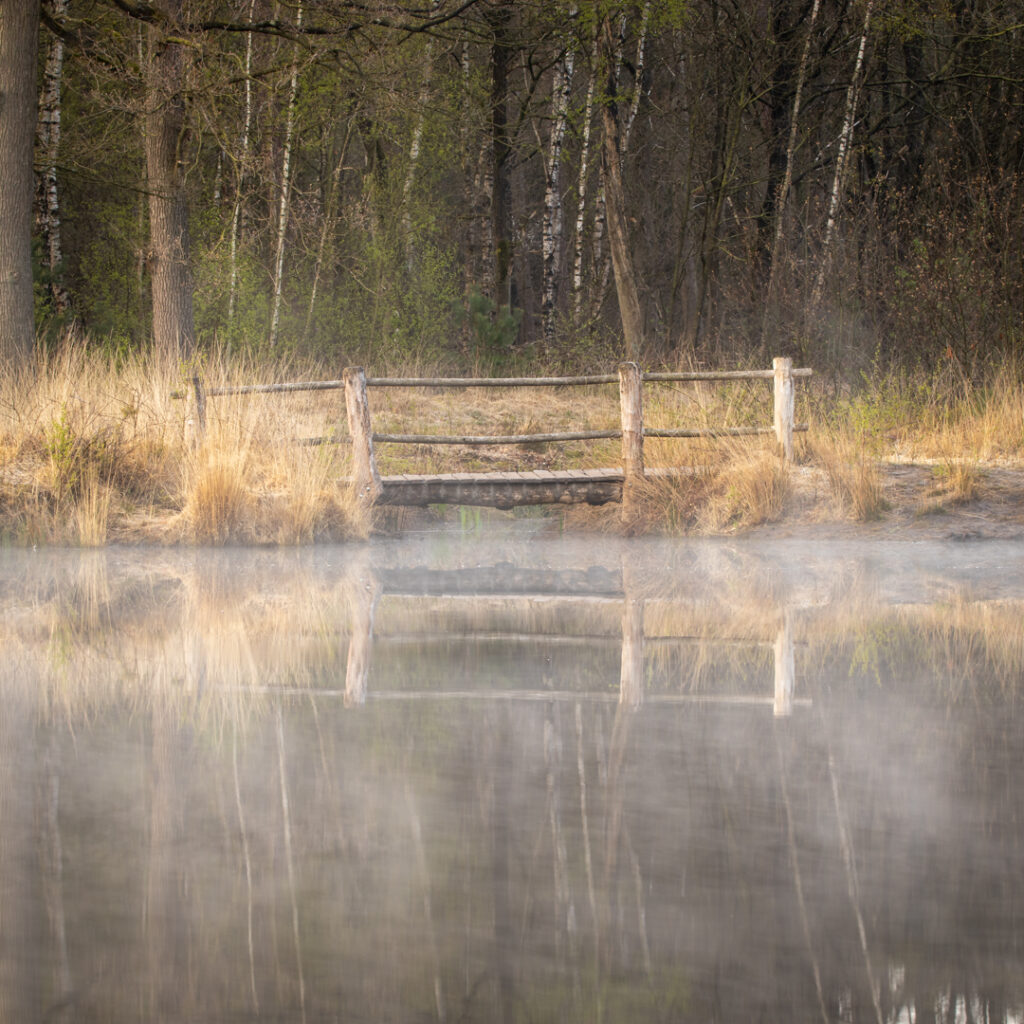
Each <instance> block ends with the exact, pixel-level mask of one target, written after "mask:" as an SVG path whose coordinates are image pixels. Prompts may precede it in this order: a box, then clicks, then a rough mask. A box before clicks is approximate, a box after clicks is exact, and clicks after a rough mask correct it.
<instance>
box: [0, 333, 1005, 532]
mask: <svg viewBox="0 0 1024 1024" xmlns="http://www.w3.org/2000/svg"><path fill="white" fill-rule="evenodd" d="M398 369H399V368H393V367H389V368H388V372H396V371H397V370H398ZM402 369H405V371H406V372H414V373H422V372H424V370H423V368H422V367H413V368H402ZM193 372H201V373H202V375H203V377H204V379H205V381H206V383H207V386H209V387H215V386H218V385H224V384H242V383H255V382H259V383H270V382H274V381H282V380H323V379H332V378H334V377H336V376H337V371H336V368H334V372H328V369H327V368H326V367H324V366H322V365H316V364H313V363H307V364H303V365H299V364H297V363H295V362H289V361H287V360H278V361H269V360H263V361H259V360H254V359H239V358H228V357H215V356H208V357H206V358H205V359H204V360H203V363H202V365H201V366H199V367H187V368H183V367H182V366H180V365H177V364H173V363H171V362H170V361H166V360H160V359H156V358H153V357H150V356H145V355H142V356H129V357H127V358H112V357H110V356H109V355H104V354H101V353H98V352H93V351H88V350H86V349H84V348H82V347H80V346H70V347H67V348H65V349H63V350H62V351H60V352H58V353H57V354H54V355H50V356H48V357H45V358H42V359H41V360H39V361H38V362H37V364H36V365H35V366H34V367H33V368H32V369H31V370H26V371H24V372H21V373H12V372H7V373H4V374H3V375H2V377H0V540H2V542H3V543H4V544H8V545H36V544H39V545H43V544H49V545H81V546H99V545H103V544H106V543H111V542H124V543H158V544H225V543H241V544H286V545H287V544H302V543H309V542H314V541H318V540H341V539H347V538H358V537H365V536H367V535H368V534H369V533H370V532H371V531H372V530H374V529H375V528H387V527H388V526H389V524H390V525H392V526H393V525H394V519H393V518H392V519H391V520H388V519H387V517H386V515H384V514H382V513H379V512H378V513H376V514H375V517H376V518H374V516H371V515H369V514H367V512H366V511H365V510H363V509H362V508H361V507H360V505H359V503H358V502H357V501H356V500H355V498H354V496H353V494H352V492H351V489H350V488H349V486H348V484H347V478H348V476H349V472H350V469H349V461H350V456H349V451H348V447H347V446H346V444H345V443H344V440H345V436H346V434H347V427H346V422H345V410H344V400H343V397H342V393H341V392H340V391H320V392H299V393H296V394H288V395H273V394H271V395H267V394H258V395H242V396H228V397H212V398H210V399H209V401H208V404H207V410H206V416H207V429H206V432H205V435H204V438H203V441H202V443H201V444H199V445H198V446H196V445H194V444H193V443H192V441H191V438H192V433H193V430H194V422H193V421H194V417H195V413H194V408H193V406H192V405H191V404H190V403H189V402H188V401H181V400H175V399H174V398H172V393H174V392H175V391H176V390H178V389H181V390H184V391H187V390H188V389H187V387H186V385H187V384H188V382H189V380H190V378H191V375H192V373H193ZM378 372H379V371H378ZM771 402H772V399H771V386H770V382H768V383H766V382H764V381H749V382H740V383H728V384H719V383H714V384H712V383H703V382H701V383H697V384H689V383H686V384H679V383H673V384H647V385H646V386H645V393H644V420H645V425H647V426H650V427H664V428H668V427H685V428H691V427H692V428H700V427H725V426H769V425H770V423H771V417H772V406H771ZM370 404H371V410H372V414H373V426H374V429H375V430H376V431H386V432H404V433H424V434H426V433H439V432H440V433H451V434H458V433H466V434H468V433H472V434H488V433H490V434H526V433H535V432H553V431H569V430H574V431H579V430H608V429H615V428H616V427H617V426H618V422H619V409H618V390H617V388H616V387H615V385H601V386H594V387H583V388H558V389H552V388H536V389H514V390H513V389H473V390H469V391H458V390H444V389H437V388H431V389H416V390H409V389H392V388H387V389H379V390H378V389H371V393H370ZM796 419H797V422H798V423H805V424H806V425H807V426H808V430H807V431H806V433H800V434H798V435H797V444H796V457H795V459H794V461H793V462H792V463H786V462H784V461H783V460H782V459H781V458H779V456H778V454H777V452H776V451H775V444H774V440H773V439H772V438H771V437H770V436H767V437H732V438H727V439H715V440H709V439H696V440H694V439H689V440H675V439H653V438H651V439H648V440H647V441H646V444H645V462H646V465H647V467H648V468H649V469H650V470H652V471H653V472H651V473H650V474H648V477H647V480H646V481H645V483H644V485H643V487H642V489H641V490H640V492H639V493H638V496H637V501H636V502H635V512H634V515H633V516H632V518H631V520H630V521H629V522H627V523H623V522H622V517H621V515H620V511H619V506H617V505H611V506H605V507H604V508H601V509H586V508H582V507H575V508H572V509H570V510H569V511H568V512H567V513H563V512H559V513H558V515H559V516H564V521H565V523H566V525H568V526H569V527H580V528H598V529H609V530H616V531H618V530H623V529H624V530H626V531H628V532H666V533H678V534H693V533H696V534H720V533H735V532H741V531H743V530H744V529H746V528H749V527H752V526H758V525H761V524H765V523H772V522H775V521H778V520H780V519H782V518H783V517H785V515H786V514H787V510H788V509H789V508H790V506H791V504H792V499H793V496H794V494H795V493H796V492H797V491H798V490H799V486H800V481H801V480H803V481H806V479H808V478H809V477H813V478H814V479H815V480H816V481H817V482H818V483H817V485H816V492H817V493H819V495H820V496H823V497H819V500H818V502H817V503H818V505H819V506H820V507H819V508H818V509H817V510H816V512H815V516H816V518H818V519H821V520H834V521H837V522H838V521H844V520H845V521H855V522H870V521H873V520H880V519H883V518H884V517H885V516H886V515H887V514H888V512H889V511H890V509H891V506H892V503H893V500H894V499H893V497H892V495H891V494H889V493H888V490H887V487H886V484H885V470H886V467H887V466H892V465H902V464H914V465H917V466H922V467H925V469H926V472H925V476H924V484H923V485H922V486H921V487H919V488H918V491H917V493H915V495H914V502H915V512H916V513H918V514H921V515H928V514H932V513H941V512H942V511H944V510H948V509H950V508H955V507H958V506H963V505H966V504H968V503H970V502H974V501H977V500H978V499H979V498H982V497H984V494H985V490H986V477H987V474H988V472H989V471H990V469H992V468H993V467H1004V468H1015V467H1020V466H1022V465H1024V367H1022V366H1020V365H1018V364H1016V363H1013V362H1004V363H1002V364H1000V365H999V366H998V367H995V368H993V369H992V370H990V371H989V372H987V373H979V374H977V375H975V376H973V377H972V376H968V375H967V374H965V373H963V372H960V371H959V369H958V368H957V367H955V366H952V365H951V366H944V367H943V368H942V369H941V370H926V369H923V368H917V369H907V368H902V367H896V368H882V367H877V368H876V369H875V370H874V371H872V372H870V373H865V374H863V375H862V376H861V378H860V379H859V380H857V381H854V382H852V383H851V382H843V381H838V380H835V379H829V378H827V377H823V376H820V375H819V376H817V377H814V378H812V379H811V380H810V381H801V382H800V383H799V384H798V386H797V414H796ZM313 439H320V440H322V441H325V442H326V443H320V444H312V443H309V442H310V441H311V440H313ZM376 454H377V458H378V464H379V468H380V471H381V473H382V474H385V475H386V474H389V473H430V472H455V471H469V470H515V469H558V468H563V469H568V468H587V467H603V466H615V465H618V464H619V462H620V457H619V442H618V441H617V440H608V441H580V442H565V443H555V444H540V443H538V444H525V445H502V446H494V447H491V446H488V447H469V446H429V445H415V446H407V445H403V446H399V445H392V444H381V445H378V447H377V452H376ZM680 467H681V472H676V473H659V472H657V471H658V470H659V469H666V468H675V469H679V468H680ZM435 511H437V510H435ZM440 511H441V512H443V511H444V510H440Z"/></svg>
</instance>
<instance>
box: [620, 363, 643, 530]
mask: <svg viewBox="0 0 1024 1024" xmlns="http://www.w3.org/2000/svg"><path fill="white" fill-rule="evenodd" d="M642 384H643V374H642V373H641V372H640V367H639V366H638V365H637V364H636V363H620V364H619V407H620V411H621V416H622V477H623V479H622V518H623V519H629V518H630V516H631V515H632V513H633V504H634V496H635V491H636V485H637V484H638V483H640V482H641V481H642V480H643V478H644V412H643V398H642V396H641V386H642Z"/></svg>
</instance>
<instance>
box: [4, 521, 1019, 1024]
mask: <svg viewBox="0 0 1024 1024" xmlns="http://www.w3.org/2000/svg"><path fill="white" fill-rule="evenodd" d="M0 609H2V620H0V621H2V625H0V651H2V658H3V669H2V675H0V680H2V692H0V696H2V701H3V714H2V717H0V722H2V725H0V943H2V946H0V1021H3V1022H8V1021H10V1022H21V1021H33V1020H43V1019H45V1020H56V1021H104V1022H105V1021H112V1022H122V1021H137V1020H154V1021H155V1020H160V1021H186V1020H187V1021H224V1020H228V1021H243V1020H270V1021H310V1022H313V1021H434V1020H436V1021H563V1020H569V1021H588V1022H589V1021H609V1022H613V1021H648V1020H651V1021H701V1022H707V1021H754V1020H760V1021H769V1022H773V1021H779V1022H793V1021H850V1022H853V1021H857V1022H860V1021H867V1022H872V1021H874V1022H879V1021H884V1022H889V1021H905V1022H910V1021H915V1022H920V1021H929V1022H930V1021H943V1022H945V1021H963V1022H968V1021H1019V1020H1022V1019H1024V764H1022V757H1021V754H1022V736H1024V732H1022V725H1024V715H1022V713H1021V708H1020V697H1021V690H1022V673H1024V614H1022V613H1024V545H1005V544H995V543H978V544H952V545H946V546H942V545H925V544H888V545H885V544H874V545H855V544H851V545H834V544H833V545H808V544H798V543H796V542H791V543H782V544H775V545H767V544H766V545H763V546H761V545H756V544H750V543H740V542H737V543H728V542H673V543H668V542H649V543H648V542H637V541H628V542H624V541H612V540H608V539H606V538H595V537H587V538H575V539H573V538H560V539H550V538H544V537H541V536H533V535H528V534H521V535H516V534H508V535H504V536H502V537H501V538H500V539H499V540H497V541H493V542H488V543H485V542H484V541H483V540H482V539H481V538H479V537H473V536H464V535H460V534H457V533H454V532H453V533H440V534H435V535H423V536H419V537H415V538H411V539H408V540H403V541H379V542H374V543H372V544H369V545H363V546H353V547H326V548H316V549H312V550H303V551H285V552H280V551H257V552H212V551H200V552H167V551H137V550H132V551H127V550H125V551H117V550H115V551H108V552H102V553H78V552H46V553H43V552H9V551H7V552H0Z"/></svg>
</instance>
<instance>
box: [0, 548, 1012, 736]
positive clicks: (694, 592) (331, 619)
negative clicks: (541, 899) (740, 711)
mask: <svg viewBox="0 0 1024 1024" xmlns="http://www.w3.org/2000/svg"><path fill="white" fill-rule="evenodd" d="M721 556H722V557H723V558H724V559H725V561H724V562H721V563H716V562H715V560H714V559H715V557H716V556H715V549H708V550H707V551H704V549H698V550H697V560H696V561H694V562H692V563H690V564H688V565H687V566H685V567H683V568H685V570H686V572H687V573H688V575H687V576H686V578H687V579H689V580H691V582H690V583H689V584H687V585H685V586H683V587H682V588H681V587H680V583H679V581H680V578H681V577H680V575H679V572H678V571H673V572H670V573H667V574H666V573H661V574H660V575H659V574H658V573H655V572H653V571H651V572H650V574H649V575H648V574H647V573H645V572H644V571H643V570H642V569H641V568H640V567H637V570H636V571H632V567H631V571H630V572H629V573H628V574H627V577H628V585H629V586H630V588H631V589H630V592H631V593H632V594H633V595H634V596H635V597H642V598H644V599H645V607H644V629H645V635H646V637H647V638H648V641H649V642H648V644H647V650H646V654H645V663H646V665H647V668H648V672H649V684H648V685H653V686H654V687H655V690H652V691H651V692H670V693H695V694H696V693H712V692H714V693H729V692H734V691H738V689H743V690H745V691H746V690H750V689H751V684H752V683H754V684H755V685H754V688H755V689H757V690H758V692H760V689H761V687H762V686H764V685H766V684H767V681H768V680H770V676H771V665H772V653H771V646H770V644H771V642H772V641H773V640H774V638H775V635H776V633H777V631H778V629H779V627H780V623H781V621H782V615H783V612H784V609H785V608H786V607H787V605H788V604H789V603H791V602H793V601H797V602H800V601H801V600H802V598H801V597H800V595H799V593H790V592H789V591H788V590H786V589H785V588H783V589H775V588H773V586H772V585H771V581H770V579H769V575H766V573H765V572H763V571H758V568H757V565H756V564H754V563H751V564H746V563H744V564H741V565H739V566H737V565H735V564H733V562H734V558H732V557H730V556H729V553H728V552H722V553H721ZM679 568H680V567H676V569H679ZM762 568H763V567H762ZM24 585H25V593H26V594H27V595H29V596H30V599H29V600H26V599H25V595H21V596H16V595H11V596H8V597H7V598H6V599H5V600H6V602H7V606H6V607H4V608H2V609H0V611H2V613H3V614H2V618H0V621H2V626H0V643H3V645H4V648H5V650H7V651H10V652H11V655H10V657H11V661H12V663H14V664H15V665H17V666H18V667H17V670H16V671H14V672H12V673H9V674H8V676H7V677H6V682H5V683H4V692H5V693H7V692H12V688H13V689H17V690H18V692H20V693H22V695H23V696H24V695H31V696H32V699H33V700H38V701H39V702H40V704H41V706H42V707H44V708H48V709H50V711H51V712H52V713H54V714H58V715H61V716H64V717H67V718H69V719H70V720H72V721H77V720H80V719H82V718H83V717H89V716H91V715H92V714H93V713H95V712H96V711H98V710H99V709H101V708H103V707H104V706H106V705H109V704H127V705H128V706H130V707H135V708H140V709H147V708H154V707H159V708H161V709H164V710H168V711H171V712H173V713H174V714H175V715H177V716H179V717H181V718H183V719H187V720H189V721H195V722H197V723H209V724H211V725H215V724H216V723H222V722H224V721H226V720H236V721H237V720H239V719H240V718H245V717H246V716H248V715H249V714H252V713H259V712H260V709H261V708H262V707H263V706H264V704H265V702H266V700H267V697H266V696H265V694H264V693H263V692H262V691H263V688H264V687H266V686H272V687H283V688H285V690H287V689H291V688H297V689H299V690H305V689H308V688H314V689H315V688H317V687H321V686H323V685H324V681H325V680H329V681H330V682H329V685H330V686H331V687H332V688H333V689H339V688H343V686H344V679H345V664H346V658H347V654H348V634H349V630H350V628H351V623H352V622H353V620H354V619H355V618H357V617H358V615H357V610H358V609H359V608H360V607H364V606H365V602H366V601H367V600H368V599H370V598H371V597H372V593H373V582H372V574H370V573H369V569H368V567H367V566H366V565H365V564H362V565H361V564H360V562H359V560H358V559H353V560H352V561H351V562H350V564H348V565H347V566H346V568H345V571H344V572H343V573H342V574H341V575H340V576H339V575H338V574H337V573H336V572H333V573H324V574H317V573H312V572H307V571H305V570H303V571H300V572H290V571H289V572H280V571H278V570H276V569H274V568H273V566H268V567H267V568H266V569H260V568H259V567H258V566H257V567H253V568H249V569H247V571H246V572H245V573H242V574H238V573H237V571H236V568H235V564H234V563H233V562H232V561H231V560H224V561H223V562H214V563H210V564H204V565H203V566H202V567H200V568H198V569H196V568H189V569H185V570H182V569H175V568H170V567H163V568H162V567H160V566H159V565H157V566H155V567H154V566H149V567H147V566H146V565H144V564H140V565H139V566H137V567H135V568H133V569H131V570H129V571H128V572H127V573H124V574H123V575H122V576H120V577H119V578H118V579H117V580H113V579H112V578H111V577H110V575H109V574H108V570H107V564H106V562H105V561H104V560H103V558H102V557H95V558H94V557H92V556H89V558H87V559H86V560H84V561H82V562H80V563H77V564H76V567H75V568H74V569H73V570H72V571H71V572H70V573H66V574H57V575H52V574H51V573H49V572H45V571H44V572H43V573H41V574H40V575H39V577H38V579H36V578H35V577H34V576H33V575H32V574H31V573H30V574H29V575H28V576H27V577H26V579H25V582H24ZM1021 610H1022V602H1020V601H1019V600H1014V601H1009V600H1008V601H989V602H974V601H970V600H968V599H966V598H963V599H960V598H954V599H952V600H950V601H948V602H947V603H944V604H941V605H934V606H925V605H921V606H908V605H900V606H895V607H880V606H879V605H878V604H877V603H876V602H875V600H874V598H873V596H872V594H871V587H870V585H868V586H866V587H865V586H861V585H859V584H858V583H857V582H856V581H855V580H854V581H850V580H846V581H844V582H840V581H837V589H836V591H835V593H834V594H833V596H832V597H831V599H830V600H828V601H826V602H824V603H821V604H814V605H810V606H805V608H804V610H803V611H800V612H799V613H795V614H794V615H793V617H792V618H793V628H794V633H795V635H796V638H797V640H798V641H799V640H807V641H808V643H809V648H808V649H807V650H806V652H805V653H803V654H798V659H797V660H798V669H797V676H798V680H799V679H810V678H812V677H813V678H817V677H818V676H820V674H821V672H822V671H823V670H824V669H825V668H826V667H827V669H828V673H827V674H829V675H834V673H835V671H836V670H837V667H838V668H839V671H840V674H841V675H845V674H852V675H853V676H855V677H858V678H863V679H865V680H868V681H870V682H871V683H872V685H878V683H879V682H880V681H881V682H884V683H885V685H886V686H890V687H891V686H896V685H900V686H903V685H924V684H925V682H926V681H930V682H927V685H929V686H932V687H934V686H935V685H936V684H935V682H934V681H936V680H939V681H941V682H940V683H939V686H940V689H939V690H938V691H936V696H937V697H941V698H943V699H945V698H959V697H960V696H961V695H964V694H972V695H977V694H983V693H990V694H998V693H1014V692H1016V689H1017V687H1018V686H1019V681H1020V679H1021V678H1024V616H1022V615H1021ZM622 612H623V609H622V602H621V600H619V599H616V598H614V597H612V598H609V597H604V598H601V599H598V600H578V599H574V598H558V597H544V598H543V599H541V600H536V599H529V598H518V597H509V598H498V597H495V598H479V597H460V598H446V597H425V598H413V597H397V596H389V595H384V596H382V597H381V598H380V600H379V604H378V607H377V614H376V623H375V627H374V628H375V632H376V634H377V635H379V636H381V637H382V638H384V637H387V636H389V635H393V634H396V633H397V634H403V635H404V636H405V640H404V641H403V642H402V643H400V644H397V645H391V646H388V643H387V641H386V640H384V639H382V642H381V646H380V647H379V648H378V649H377V653H376V654H375V655H374V659H375V664H377V665H378V670H379V671H384V670H385V668H384V667H385V665H390V666H392V667H395V668H400V669H402V671H403V673H404V675H402V679H404V680H405V684H406V685H409V686H412V688H417V686H418V682H417V681H418V680H420V678H421V676H422V674H423V672H424V671H426V669H427V668H429V674H430V675H431V678H435V677H436V679H438V680H441V681H443V680H444V679H445V678H446V665H448V666H449V668H455V667H458V666H462V667H463V668H465V666H467V665H469V666H476V669H474V671H478V672H479V674H480V679H481V681H484V680H485V679H486V678H487V673H488V672H489V671H490V670H491V669H492V668H495V666H496V665H498V664H501V665H506V664H507V665H508V666H509V672H512V673H514V672H515V671H516V667H517V665H518V664H519V662H517V660H516V652H521V653H522V658H521V661H522V664H523V665H526V664H531V665H534V666H536V665H539V664H542V663H543V659H544V657H545V656H546V654H547V653H549V652H548V649H546V648H544V647H543V645H542V644H540V643H536V642H531V641H530V639H529V638H530V637H531V636H534V637H537V636H543V635H552V636H556V637H557V636H570V637H571V636H576V637H582V638H587V641H584V642H582V644H580V645H578V646H576V645H573V644H571V643H570V644H568V645H562V646H554V647H552V648H550V654H551V658H550V659H549V662H550V664H549V669H548V670H549V671H550V672H552V673H554V674H553V675H552V676H551V677H550V678H548V679H547V680H546V682H545V683H544V685H550V686H552V687H553V688H555V689H559V688H563V687H564V688H569V689H573V688H575V689H582V690H588V689H593V683H594V680H593V678H592V677H591V676H590V675H588V671H589V672H591V673H592V672H593V669H594V667H595V666H598V665H600V666H601V667H602V668H601V671H602V672H603V673H604V675H603V676H602V678H603V679H605V682H607V681H608V680H609V679H613V678H617V665H618V657H619V655H618V648H617V644H618V640H619V638H620V637H621V628H622ZM417 634H420V635H432V636H434V637H446V638H448V639H445V640H443V642H441V643H429V644H428V643H426V642H424V643H423V644H418V643H416V642H415V636H416V635H417ZM459 634H467V635H471V634H477V635H485V636H488V637H490V639H488V640H487V641H486V642H485V643H482V644H475V645H474V643H473V641H472V640H471V639H468V638H460V636H459ZM502 634H505V635H507V636H508V637H510V639H509V640H507V641H502V639H501V635H502ZM410 638H412V639H410ZM591 638H607V640H601V641H598V640H597V639H592V640H591ZM665 638H685V640H684V641H683V642H676V641H674V640H673V641H670V642H665ZM494 643H497V644H498V645H499V646H498V647H494V646H493V644H494ZM489 645H491V646H489ZM488 652H491V653H488ZM495 652H497V654H495ZM492 654H493V655H494V656H495V657H497V661H495V660H493V659H492V660H491V661H489V660H488V658H490V657H492ZM446 659H447V660H446ZM452 659H454V660H452ZM907 665H914V666H916V669H915V673H916V675H914V676H913V677H908V676H907V672H906V671H905V668H906V666H907ZM588 666H589V670H588ZM559 672H570V673H575V675H573V678H572V679H571V680H569V677H568V676H565V677H564V678H563V676H560V675H559V674H558V673H559ZM474 678H475V677H474ZM503 678H504V677H503ZM371 680H372V676H371ZM373 685H374V684H373V683H372V681H371V689H372V688H373ZM377 685H378V686H379V687H382V688H390V687H389V683H388V682H386V681H385V680H384V679H383V678H380V679H378V683H377ZM799 685H801V684H800V683H799V682H798V686H799ZM765 695H766V696H767V695H768V691H767V690H766V691H765Z"/></svg>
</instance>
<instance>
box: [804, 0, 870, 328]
mask: <svg viewBox="0 0 1024 1024" xmlns="http://www.w3.org/2000/svg"><path fill="white" fill-rule="evenodd" d="M874 5H875V0H868V2H867V4H866V6H865V8H864V27H863V28H862V29H861V33H860V45H859V46H858V47H857V60H856V63H855V64H854V67H853V77H852V78H851V79H850V84H849V86H848V87H847V89H846V110H845V112H844V114H843V128H842V131H841V132H840V134H839V151H838V153H837V154H836V170H835V175H834V176H833V178H832V191H831V195H830V197H829V203H828V219H827V220H826V222H825V237H824V239H823V241H822V244H821V259H820V260H819V261H818V274H817V277H816V278H815V281H814V290H813V291H812V292H811V309H812V310H813V309H816V308H817V306H818V304H819V303H820V302H821V293H822V290H823V288H824V287H825V273H826V271H827V269H828V262H829V257H830V255H831V247H832V235H833V234H834V233H835V227H836V221H837V220H838V217H839V200H840V198H841V197H842V194H843V182H844V180H845V177H846V164H847V160H848V159H849V155H850V140H851V139H852V138H853V127H854V124H855V122H856V116H857V101H858V99H859V98H860V87H861V69H862V68H863V66H864V53H865V51H866V50H867V44H868V29H869V27H870V25H871V12H872V9H873V8H874Z"/></svg>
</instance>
